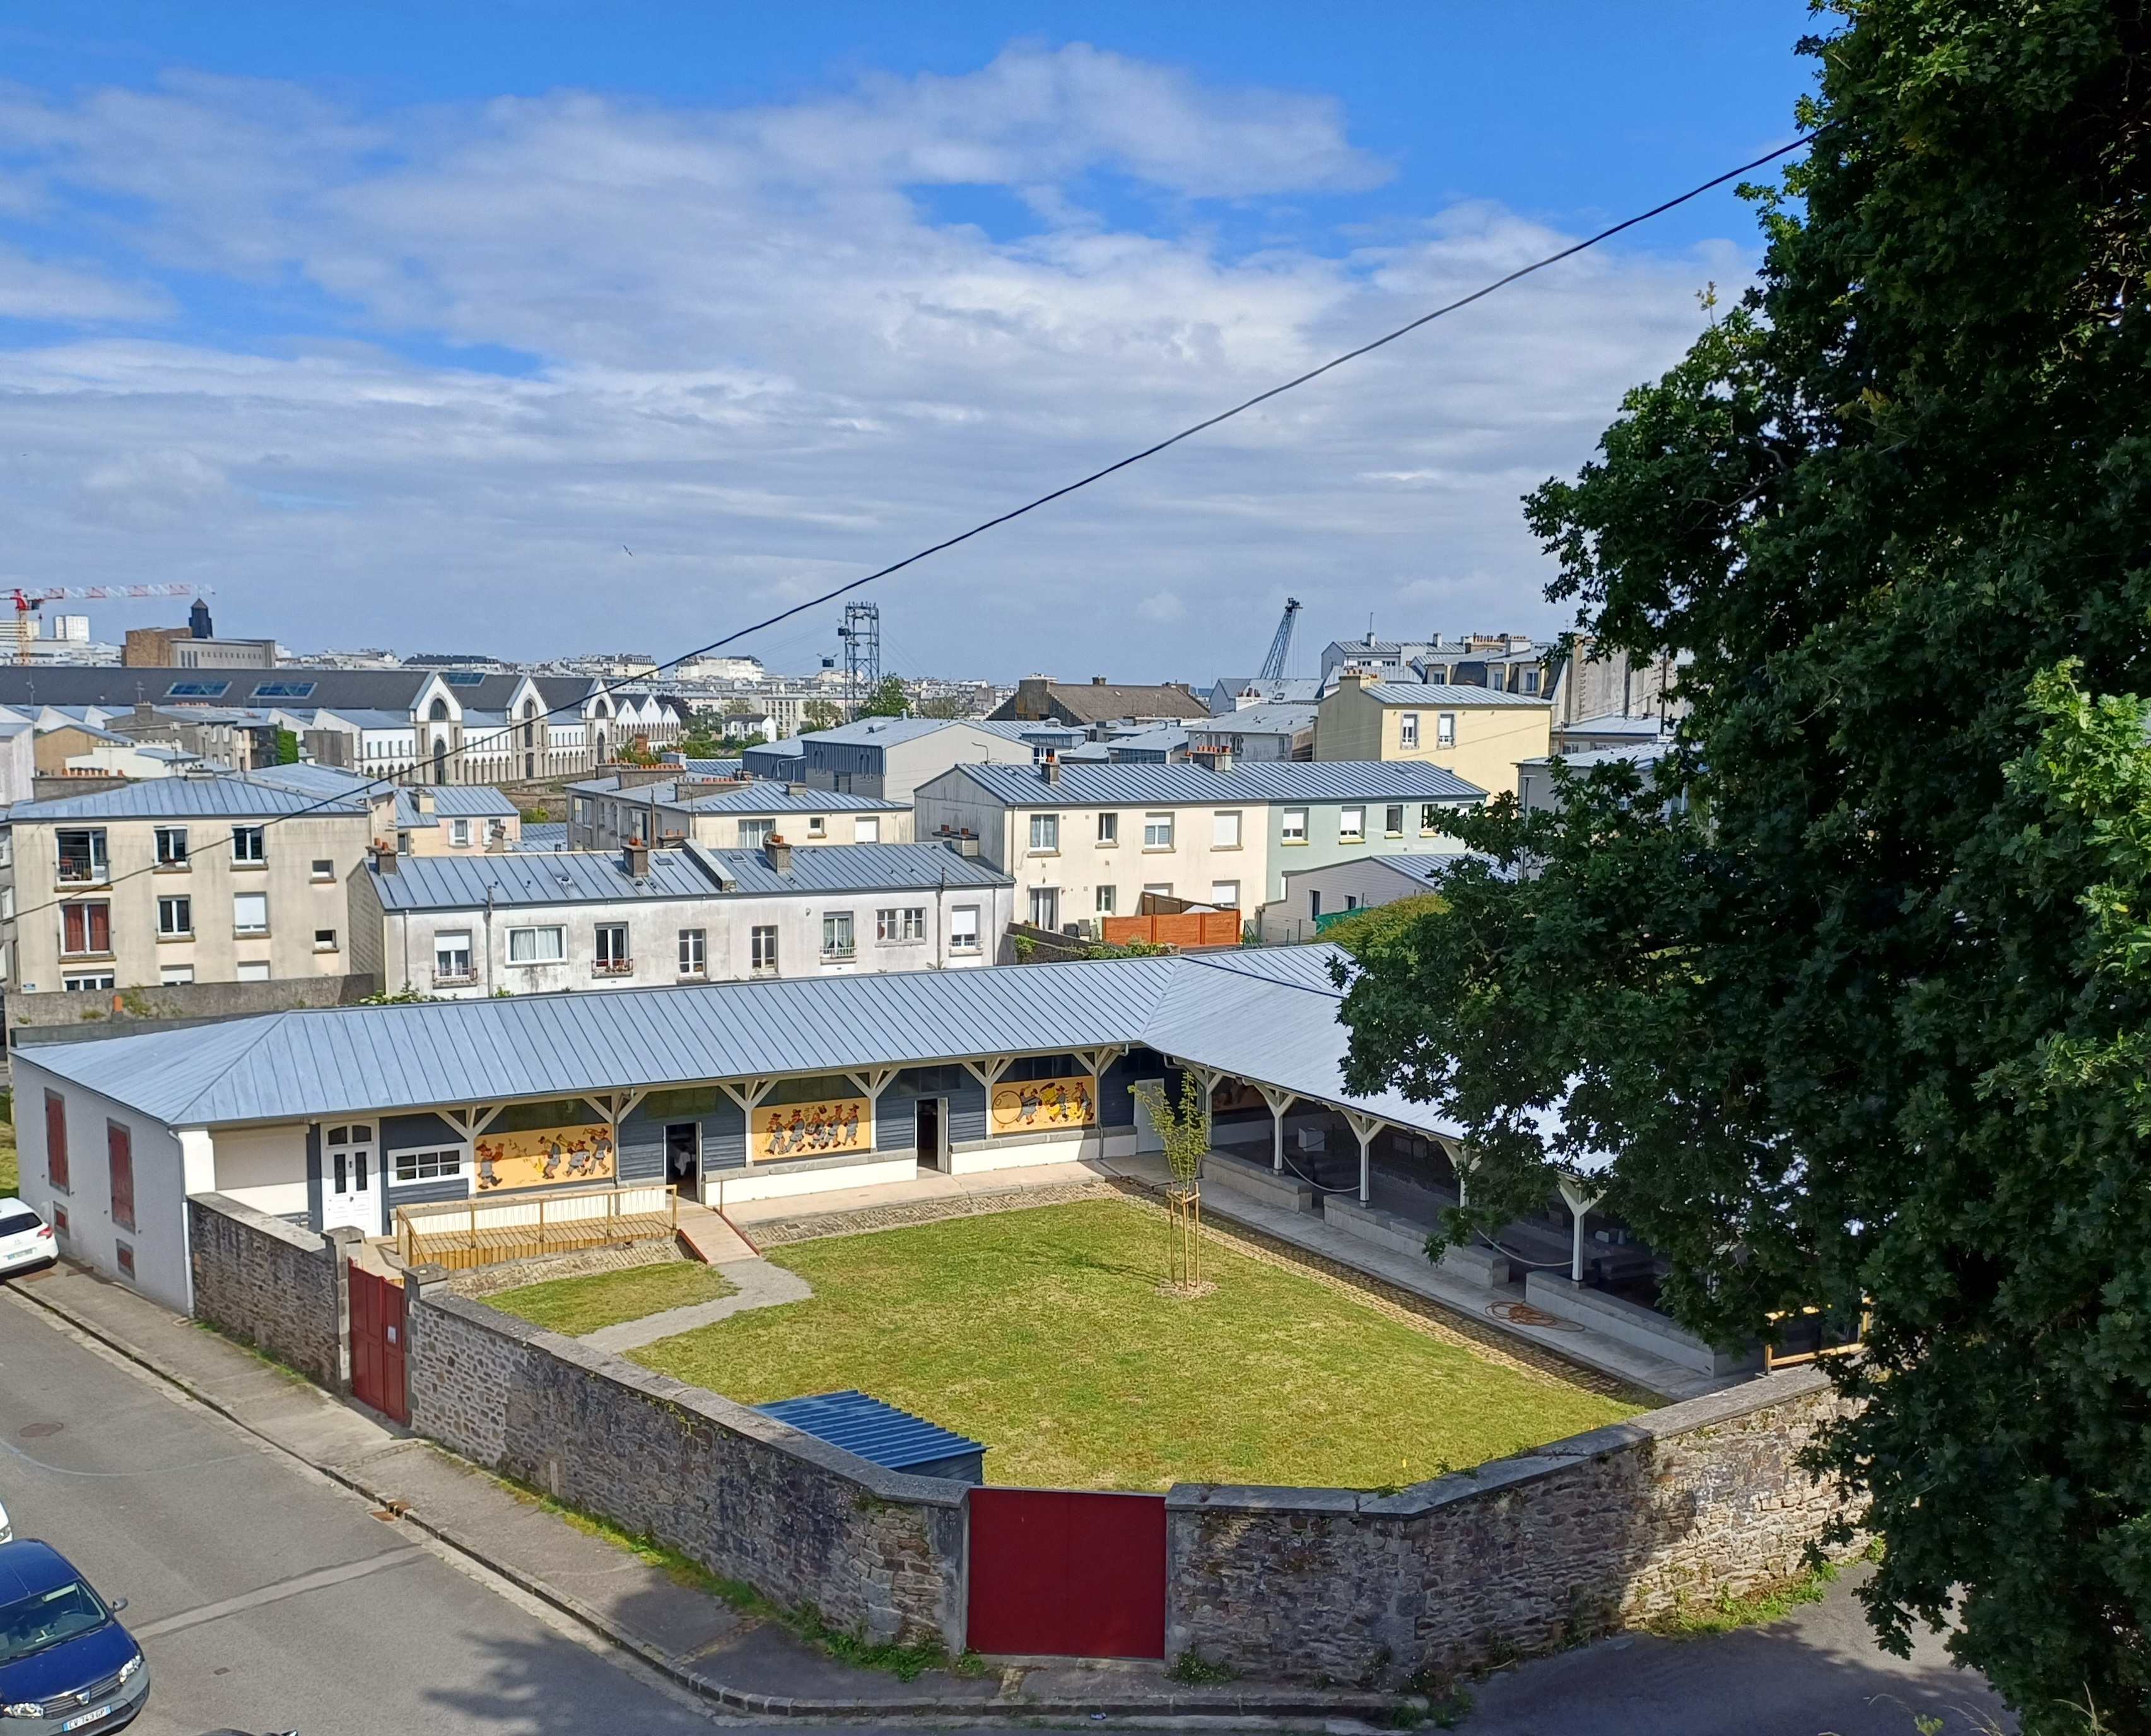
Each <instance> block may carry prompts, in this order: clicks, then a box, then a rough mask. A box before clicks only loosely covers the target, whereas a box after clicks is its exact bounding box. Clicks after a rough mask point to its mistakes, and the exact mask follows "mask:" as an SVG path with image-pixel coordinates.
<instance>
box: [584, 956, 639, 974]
mask: <svg viewBox="0 0 2151 1736" xmlns="http://www.w3.org/2000/svg"><path fill="white" fill-rule="evenodd" d="M590 974H591V975H592V976H633V975H634V974H635V960H634V959H598V960H597V961H596V962H595V964H592V965H591V966H590Z"/></svg>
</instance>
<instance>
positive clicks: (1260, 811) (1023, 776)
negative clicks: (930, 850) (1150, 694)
mask: <svg viewBox="0 0 2151 1736" xmlns="http://www.w3.org/2000/svg"><path fill="white" fill-rule="evenodd" d="M1484 800H1485V791H1484V790H1482V789H1480V788H1478V787H1475V786H1474V785H1471V784H1468V783H1465V782H1463V781H1462V780H1461V779H1460V778H1459V777H1455V776H1454V775H1453V774H1452V773H1450V772H1446V771H1445V770H1443V769H1442V768H1440V767H1436V766H1430V765H1425V764H1420V763H1415V762H1391V763H1387V764H1384V763H1379V762H1370V763H1360V764H1354V765H1320V764H1305V763H1294V762H1289V761H1269V762H1258V763H1255V764H1250V765H1244V766H1243V765H1237V764H1235V765H1234V766H1232V767H1230V768H1229V769H1227V770H1224V771H1213V770H1212V769H1211V768H1210V767H1206V766H1201V765H1195V764H1182V765H1169V766H1144V765H1102V766H1101V765H1084V764H1074V765H1065V766H1064V765H1063V764H1061V763H1060V762H1059V761H1058V760H1050V761H1047V762H1044V763H1042V764H1040V765H1039V766H1037V767H1020V766H959V767H955V768H954V769H953V770H951V771H949V772H944V773H942V775H941V776H940V777H937V778H934V779H933V780H931V781H930V782H927V783H925V784H923V785H921V786H920V787H919V794H918V802H917V824H918V827H919V833H920V836H921V837H923V838H928V839H934V838H941V837H943V836H955V837H962V836H966V835H968V836H969V838H974V839H975V840H976V841H977V843H978V848H979V857H980V858H981V859H982V860H984V861H986V862H989V863H992V864H993V865H994V866H995V867H996V868H1005V869H1006V870H1007V871H1008V873H1010V874H1012V875H1013V876H1014V877H1015V882H1016V898H1017V905H1016V915H1017V918H1018V919H1019V920H1022V921H1027V922H1030V923H1034V924H1036V925H1038V926H1039V927H1040V928H1048V929H1058V928H1065V927H1067V926H1069V925H1070V924H1076V923H1081V922H1086V921H1091V920H1093V919H1096V918H1098V917H1101V916H1132V915H1136V914H1140V909H1139V906H1140V904H1141V899H1142V897H1143V895H1144V894H1145V893H1156V894H1157V895H1159V896H1161V897H1165V898H1175V899H1178V900H1181V901H1182V902H1184V903H1192V904H1201V905H1210V906H1214V907H1216V908H1221V909H1237V910H1242V911H1244V912H1246V913H1248V914H1249V915H1250V916H1253V914H1255V913H1256V912H1257V911H1258V909H1259V908H1260V907H1261V906H1263V904H1266V903H1270V902H1272V901H1273V900H1274V899H1276V898H1280V897H1282V896H1283V892H1284V882H1283V875H1284V872H1285V870H1286V869H1287V868H1298V867H1314V866H1317V865H1319V864H1321V863H1328V862H1332V861H1337V860H1341V859H1344V858H1348V857H1354V856H1362V855H1382V854H1392V853H1394V854H1402V853H1422V854H1423V853H1435V852H1440V851H1443V850H1445V849H1450V848H1454V846H1453V844H1452V843H1451V842H1450V837H1449V833H1448V832H1447V830H1446V823H1445V822H1446V821H1447V817H1448V816H1449V814H1450V812H1451V811H1452V810H1453V809H1455V808H1457V807H1468V806H1471V805H1473V804H1475V803H1477V802H1482V801H1484Z"/></svg>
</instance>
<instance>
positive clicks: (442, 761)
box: [433, 700, 448, 783]
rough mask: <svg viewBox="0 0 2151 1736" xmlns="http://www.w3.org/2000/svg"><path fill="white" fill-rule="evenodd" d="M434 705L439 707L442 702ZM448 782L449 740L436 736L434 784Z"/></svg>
mask: <svg viewBox="0 0 2151 1736" xmlns="http://www.w3.org/2000/svg"><path fill="white" fill-rule="evenodd" d="M433 703H434V704H435V705H438V704H439V703H440V701H438V700H435V701H433ZM433 782H435V783H446V782H448V737H447V736H434V737H433Z"/></svg>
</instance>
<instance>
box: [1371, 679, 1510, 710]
mask: <svg viewBox="0 0 2151 1736" xmlns="http://www.w3.org/2000/svg"><path fill="white" fill-rule="evenodd" d="M1359 691H1361V692H1362V693H1364V694H1365V695H1367V696H1368V697H1369V698H1370V699H1376V700H1379V701H1381V702H1382V703H1383V704H1384V705H1385V706H1533V707H1535V708H1536V709H1537V710H1539V711H1545V710H1546V709H1547V707H1548V706H1549V705H1550V704H1551V701H1548V700H1547V699H1546V697H1545V696H1543V695H1541V694H1537V693H1511V692H1508V691H1506V690H1504V689H1501V688H1498V687H1460V686H1456V685H1455V683H1454V682H1450V681H1369V682H1366V683H1365V684H1364V685H1363V686H1361V687H1360V689H1359Z"/></svg>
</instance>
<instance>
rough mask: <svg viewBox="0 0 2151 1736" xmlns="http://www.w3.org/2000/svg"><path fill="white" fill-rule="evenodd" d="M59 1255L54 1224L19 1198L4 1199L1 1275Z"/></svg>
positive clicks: (0, 1210)
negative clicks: (49, 1222)
mask: <svg viewBox="0 0 2151 1736" xmlns="http://www.w3.org/2000/svg"><path fill="white" fill-rule="evenodd" d="M58 1258H59V1247H58V1243H55V1242H54V1241H53V1227H52V1226H51V1225H50V1224H48V1223H47V1222H45V1221H44V1219H43V1218H42V1217H38V1214H37V1213H36V1212H33V1210H31V1208H30V1207H28V1206H26V1205H24V1204H23V1202H22V1201H20V1200H18V1199H0V1278H4V1277H7V1276H8V1275H9V1274H11V1273H17V1272H28V1271H31V1270H33V1268H37V1267H39V1266H49V1265H51V1264H52V1263H53V1261H55V1260H57V1259H58Z"/></svg>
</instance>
